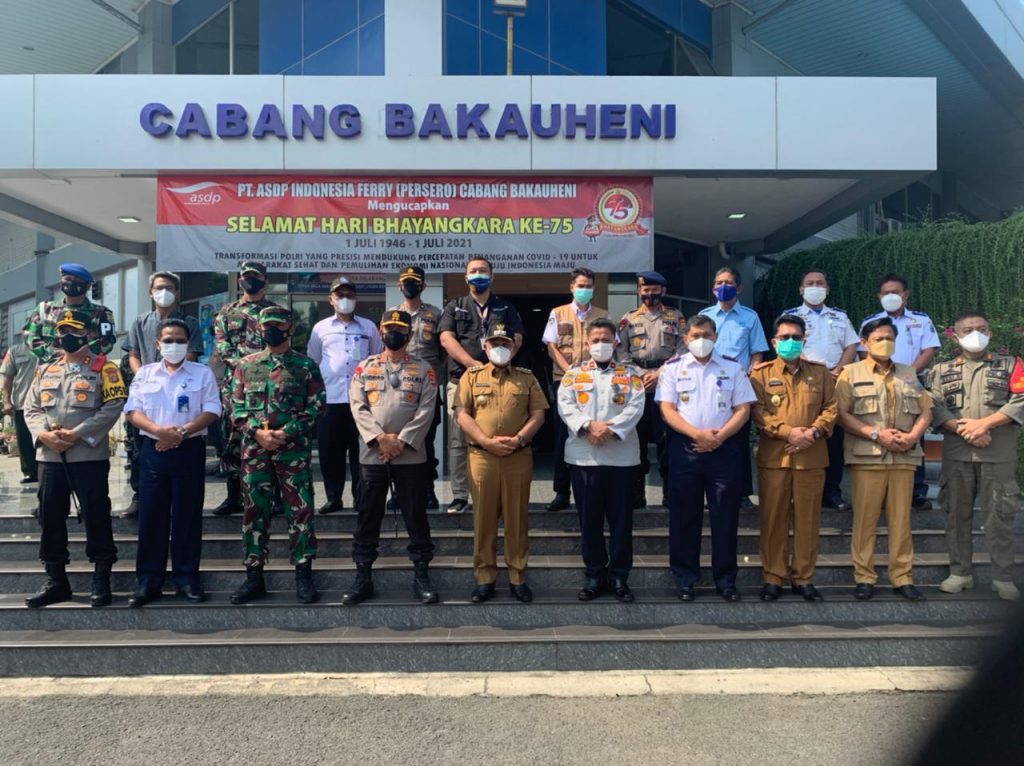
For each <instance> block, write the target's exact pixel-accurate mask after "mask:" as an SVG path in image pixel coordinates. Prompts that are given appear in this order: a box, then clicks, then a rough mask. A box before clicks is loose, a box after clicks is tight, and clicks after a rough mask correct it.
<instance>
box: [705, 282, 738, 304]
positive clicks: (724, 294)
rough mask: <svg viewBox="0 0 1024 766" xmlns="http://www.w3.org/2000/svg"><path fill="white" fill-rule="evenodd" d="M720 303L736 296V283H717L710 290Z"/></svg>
mask: <svg viewBox="0 0 1024 766" xmlns="http://www.w3.org/2000/svg"><path fill="white" fill-rule="evenodd" d="M711 292H712V293H713V294H714V296H715V297H716V298H718V300H719V301H720V302H721V303H728V302H729V301H731V300H732V299H733V298H735V297H736V292H737V290H736V285H719V286H718V287H716V288H715V289H714V290H712V291H711Z"/></svg>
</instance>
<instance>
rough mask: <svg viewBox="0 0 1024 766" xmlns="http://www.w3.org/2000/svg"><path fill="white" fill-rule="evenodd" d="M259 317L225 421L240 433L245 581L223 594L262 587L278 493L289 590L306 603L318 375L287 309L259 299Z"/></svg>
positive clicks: (320, 394) (311, 590)
mask: <svg viewBox="0 0 1024 766" xmlns="http://www.w3.org/2000/svg"><path fill="white" fill-rule="evenodd" d="M259 323H260V330H261V332H262V338H263V342H264V344H265V345H266V348H265V349H264V350H263V351H258V352H256V353H255V354H250V355H249V356H246V357H244V358H243V359H241V360H239V362H238V364H237V365H236V366H235V372H234V375H233V378H232V381H233V384H234V386H233V388H232V391H231V408H232V409H231V412H232V420H233V423H232V425H233V427H234V429H235V430H236V431H237V432H238V433H239V434H240V435H241V437H242V440H241V442H242V443H241V447H242V454H241V457H242V488H243V492H242V500H243V502H244V503H245V515H244V516H243V517H242V544H243V545H244V547H245V557H244V559H243V563H244V564H245V582H244V583H243V584H242V586H241V587H239V588H238V590H236V591H235V592H234V593H233V594H231V603H232V604H245V603H247V602H249V601H252V600H253V599H257V598H263V597H264V596H265V595H266V593H267V588H266V584H265V583H264V580H263V567H264V565H265V564H266V563H267V557H268V555H269V554H270V517H271V516H272V515H273V507H274V504H275V503H276V502H278V501H279V502H280V504H281V505H282V506H283V508H284V515H285V518H286V519H287V521H288V540H289V544H290V548H291V561H292V564H294V565H295V594H296V597H297V598H298V599H299V601H301V602H302V603H304V604H311V603H313V602H314V601H316V599H317V592H316V588H315V587H314V586H313V573H312V566H313V559H314V558H316V532H315V531H314V529H313V472H312V469H311V468H310V462H311V459H312V435H313V434H314V433H315V429H316V423H317V420H318V419H319V418H320V416H321V414H322V413H323V409H324V399H325V397H324V380H323V377H321V375H320V368H319V367H318V366H317V364H316V362H314V361H313V360H312V359H310V358H309V357H308V356H305V355H304V354H300V353H299V352H298V351H295V350H294V349H293V348H292V344H291V337H292V333H293V332H294V331H295V323H294V320H293V318H292V312H291V311H289V310H288V309H286V308H284V307H282V306H267V307H266V308H264V309H262V310H261V311H260V315H259Z"/></svg>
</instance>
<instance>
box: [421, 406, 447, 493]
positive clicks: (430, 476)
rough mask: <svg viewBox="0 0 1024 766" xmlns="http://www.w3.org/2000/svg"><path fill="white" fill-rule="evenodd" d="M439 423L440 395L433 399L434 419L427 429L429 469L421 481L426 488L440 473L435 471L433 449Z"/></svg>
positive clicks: (435, 460) (436, 464)
mask: <svg viewBox="0 0 1024 766" xmlns="http://www.w3.org/2000/svg"><path fill="white" fill-rule="evenodd" d="M442 388H443V386H442ZM440 425H441V397H440V396H438V397H437V398H436V399H435V400H434V419H433V420H432V421H430V429H429V430H428V431H427V444H426V447H427V466H428V468H429V470H428V471H427V472H426V473H425V474H424V476H423V481H424V483H425V484H426V486H427V489H428V490H429V489H433V484H434V482H435V481H437V477H438V476H439V475H440V474H438V472H437V466H438V462H437V454H436V452H435V450H434V438H435V437H436V436H437V428H438V426H440Z"/></svg>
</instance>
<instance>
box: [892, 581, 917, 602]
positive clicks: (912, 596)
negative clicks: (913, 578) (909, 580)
mask: <svg viewBox="0 0 1024 766" xmlns="http://www.w3.org/2000/svg"><path fill="white" fill-rule="evenodd" d="M892 592H893V593H898V594H900V595H901V596H903V598H905V599H906V600H907V601H924V600H925V598H924V594H923V593H922V592H921V591H919V590H918V589H917V588H916V587H914V586H913V585H909V584H908V585H901V586H900V587H898V588H893V589H892Z"/></svg>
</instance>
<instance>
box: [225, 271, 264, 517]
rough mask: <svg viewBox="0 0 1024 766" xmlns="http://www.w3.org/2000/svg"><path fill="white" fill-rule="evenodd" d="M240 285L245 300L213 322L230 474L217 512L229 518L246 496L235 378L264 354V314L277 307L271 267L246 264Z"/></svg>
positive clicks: (226, 307)
mask: <svg viewBox="0 0 1024 766" xmlns="http://www.w3.org/2000/svg"><path fill="white" fill-rule="evenodd" d="M238 286H239V288H240V289H241V291H242V295H241V297H239V298H238V300H236V301H233V302H231V303H225V304H224V306H222V307H221V310H220V311H219V312H217V317H216V318H215V319H214V320H213V337H214V349H215V353H216V355H217V357H218V358H220V360H221V361H222V362H223V363H224V378H223V383H222V387H221V390H220V393H221V406H222V407H223V411H224V417H222V418H221V439H222V442H223V447H222V449H221V453H220V459H221V464H222V467H223V469H224V471H225V472H226V473H227V476H228V481H227V490H228V496H227V498H225V500H224V502H223V503H221V504H220V505H218V506H217V507H216V508H214V509H213V512H214V514H215V515H217V516H229V515H231V514H233V513H241V512H242V495H241V489H240V488H239V461H240V460H241V457H240V456H241V444H242V437H241V434H239V433H238V432H237V431H235V429H234V427H233V426H232V424H231V406H232V405H231V392H232V386H233V379H232V375H233V373H234V371H235V367H236V366H237V365H238V363H239V361H240V360H241V359H242V358H243V357H245V356H248V355H249V354H254V353H256V352H257V351H262V350H263V348H264V342H263V334H262V330H261V329H260V323H259V315H260V312H261V311H262V310H263V309H265V308H267V307H268V306H277V304H276V303H274V302H273V301H270V300H268V299H267V297H266V293H267V267H266V266H264V265H263V264H262V263H256V262H255V261H246V262H245V263H243V264H242V268H241V269H240V270H239V272H238Z"/></svg>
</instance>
